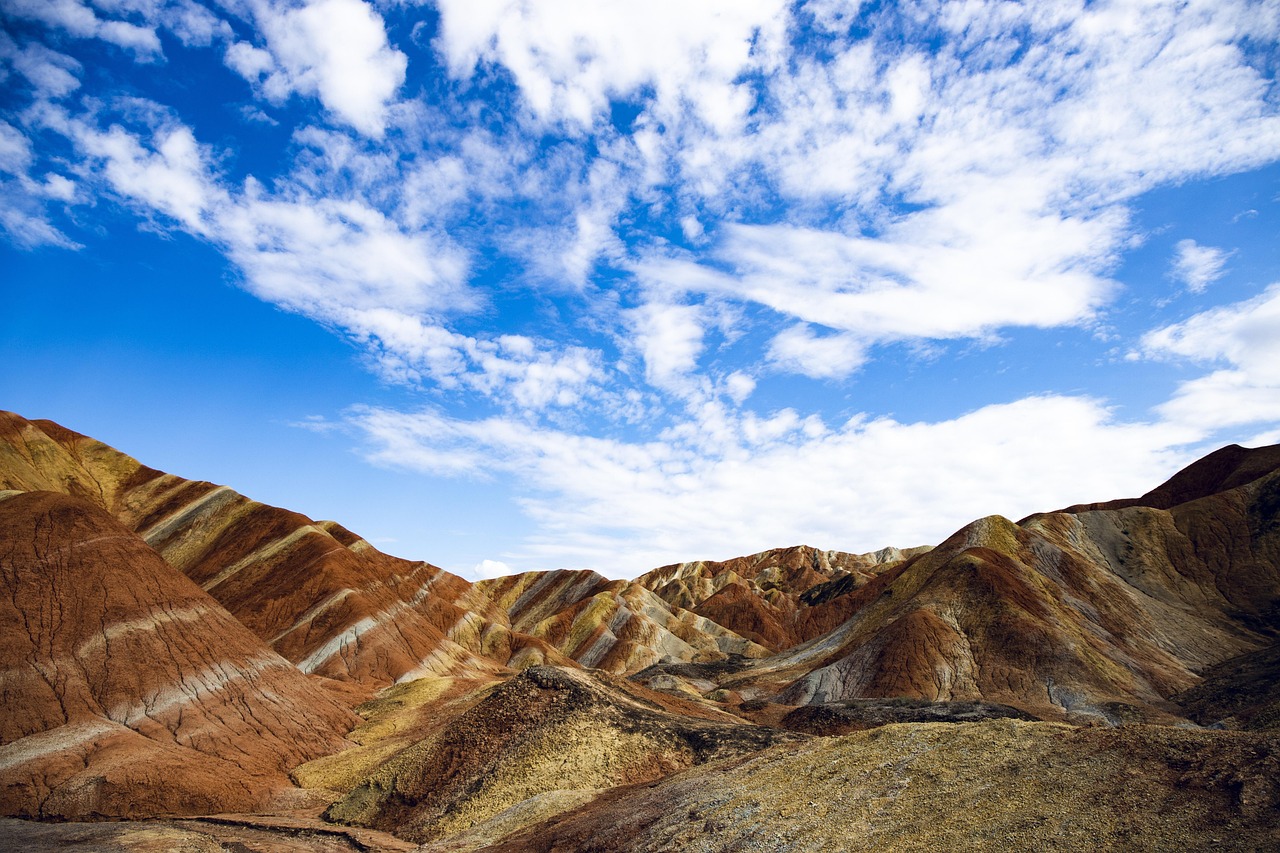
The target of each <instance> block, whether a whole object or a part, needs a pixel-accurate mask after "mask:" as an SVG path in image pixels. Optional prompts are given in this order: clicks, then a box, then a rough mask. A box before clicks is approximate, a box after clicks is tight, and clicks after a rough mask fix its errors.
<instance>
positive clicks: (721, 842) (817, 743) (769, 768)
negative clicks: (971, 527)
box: [423, 721, 1280, 853]
mask: <svg viewBox="0 0 1280 853" xmlns="http://www.w3.org/2000/svg"><path fill="white" fill-rule="evenodd" d="M1277 779H1280V743H1278V742H1277V741H1276V739H1275V738H1263V737H1259V736H1258V735H1252V734H1245V733H1241V732H1198V731H1186V730H1182V729H1176V728H1168V727H1158V726H1126V727H1123V728H1115V729H1108V728H1075V727H1071V726H1064V725H1059V724H1053V723H1019V722H1011V721H998V722H986V723H976V724H971V725H962V726H956V725H946V724H939V723H926V724H920V725H909V726H888V727H886V728H881V729H875V730H873V731H869V732H859V733H856V734H852V735H848V736H846V737H840V738H816V739H814V740H811V741H807V742H805V743H802V744H798V745H795V746H788V747H774V748H772V749H769V750H766V751H764V752H762V753H757V754H755V755H751V756H746V757H743V758H738V759H733V760H729V761H721V762H717V763H716V764H713V765H706V766H704V767H695V768H692V769H690V770H687V771H685V772H684V773H681V774H679V775H676V776H671V777H668V778H667V779H665V780H663V781H661V782H659V783H657V784H651V785H635V786H631V787H627V788H617V789H614V790H612V791H609V792H606V793H604V794H602V795H600V796H599V797H597V798H595V799H594V800H592V801H591V802H589V803H586V804H584V805H582V806H580V807H578V808H576V809H573V810H571V811H567V812H564V813H562V814H559V815H556V816H555V817H553V818H549V819H543V820H539V821H534V822H531V823H530V824H529V825H528V826H527V827H526V828H525V829H524V830H522V831H520V832H516V833H512V834H510V835H508V836H506V837H505V838H503V839H500V840H499V841H497V843H495V844H493V845H492V846H486V847H485V848H484V849H486V850H490V851H494V853H529V851H538V853H542V851H557V853H587V852H588V851H600V850H609V851H616V852H617V853H657V851H666V850H695V851H699V853H730V851H740V850H787V851H795V853H823V851H828V850H843V851H860V850H866V851H882V850H912V851H928V850H991V851H1003V850H1152V851H1169V853H1173V852H1174V851H1185V850H1238V851H1257V850H1275V849H1277V848H1278V847H1280V821H1278V820H1277V819H1276V818H1277V816H1278V815H1280V785H1277V781H1276V780H1277ZM467 841H468V839H466V838H465V837H459V838H457V839H448V840H443V841H440V842H437V843H433V844H429V845H427V846H426V847H425V848H423V853H445V851H463V850H474V849H477V848H476V847H473V846H469V845H468V843H467Z"/></svg>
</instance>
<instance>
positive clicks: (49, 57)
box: [0, 32, 82, 99]
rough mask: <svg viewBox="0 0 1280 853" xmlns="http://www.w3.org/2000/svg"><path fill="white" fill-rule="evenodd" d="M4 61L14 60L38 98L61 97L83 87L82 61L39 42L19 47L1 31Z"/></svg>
mask: <svg viewBox="0 0 1280 853" xmlns="http://www.w3.org/2000/svg"><path fill="white" fill-rule="evenodd" d="M0 60H3V61H4V62H7V63H11V64H12V65H13V67H14V68H15V69H16V70H17V71H18V73H19V74H21V75H22V76H23V77H25V78H26V79H27V82H28V83H30V84H31V86H32V88H33V89H34V90H35V97H36V98H37V99H45V98H61V97H63V96H65V95H68V94H70V93H71V92H74V91H75V90H76V89H78V88H79V87H80V79H79V74H80V71H81V70H82V68H81V65H80V63H79V62H77V61H76V60H75V59H73V58H71V57H70V56H67V55H66V54H63V53H59V52H58V51H56V50H51V49H50V48H48V47H46V46H45V45H43V44H40V43H38V42H32V43H30V44H26V45H23V46H21V47H19V46H18V44H17V43H16V42H15V41H14V40H13V39H11V38H10V37H9V36H8V34H6V33H3V32H0Z"/></svg>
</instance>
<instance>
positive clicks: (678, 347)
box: [625, 302, 706, 396]
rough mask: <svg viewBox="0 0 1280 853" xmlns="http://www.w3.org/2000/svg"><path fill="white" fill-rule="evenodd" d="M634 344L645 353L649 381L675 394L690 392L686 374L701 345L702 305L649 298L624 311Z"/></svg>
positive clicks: (703, 317) (699, 352)
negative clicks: (673, 302) (658, 300)
mask: <svg viewBox="0 0 1280 853" xmlns="http://www.w3.org/2000/svg"><path fill="white" fill-rule="evenodd" d="M625 322H626V323H627V325H628V326H629V327H630V329H631V332H632V336H633V338H632V339H633V342H634V345H635V346H636V347H637V348H638V349H639V350H640V353H641V355H642V356H643V357H644V365H645V378H646V379H647V380H648V382H649V384H650V385H653V386H654V387H657V388H661V389H663V390H665V391H670V392H672V393H675V394H677V395H678V396H684V395H687V394H688V393H689V378H688V377H689V374H691V373H693V372H694V371H695V370H696V369H697V366H698V356H699V355H700V354H701V353H702V348H703V327H704V324H705V323H706V317H705V309H703V308H702V307H701V306H697V305H677V304H665V303H662V302H649V303H646V304H644V305H642V306H640V307H639V308H633V309H631V310H629V311H627V312H626V315H625Z"/></svg>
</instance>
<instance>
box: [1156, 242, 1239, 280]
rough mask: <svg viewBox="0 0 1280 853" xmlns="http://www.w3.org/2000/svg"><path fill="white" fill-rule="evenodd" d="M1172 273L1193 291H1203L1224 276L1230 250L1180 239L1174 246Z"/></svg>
mask: <svg viewBox="0 0 1280 853" xmlns="http://www.w3.org/2000/svg"><path fill="white" fill-rule="evenodd" d="M1174 251H1175V254H1174V257H1173V264H1172V268H1171V269H1170V274H1171V275H1172V276H1173V278H1174V279H1175V280H1176V281H1179V282H1181V283H1182V284H1183V285H1184V286H1185V287H1186V288H1187V290H1189V291H1191V292H1192V293H1202V292H1204V289H1205V288H1206V287H1208V286H1209V285H1210V284H1212V283H1213V282H1215V281H1217V280H1218V279H1220V278H1222V273H1223V268H1224V267H1226V265H1227V259H1228V258H1230V257H1231V253H1230V252H1225V251H1223V250H1222V249H1215V248H1214V247H1213V246H1201V245H1199V244H1198V243H1196V241H1195V240H1179V241H1178V245H1177V246H1175V247H1174Z"/></svg>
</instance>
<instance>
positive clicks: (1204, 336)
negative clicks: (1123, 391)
mask: <svg viewBox="0 0 1280 853" xmlns="http://www.w3.org/2000/svg"><path fill="white" fill-rule="evenodd" d="M1277 330H1280V284H1273V285H1271V286H1270V287H1269V288H1267V290H1266V291H1264V292H1263V293H1262V294H1260V295H1258V296H1256V297H1254V298H1253V299H1249V300H1246V301H1244V302H1239V303H1235V304H1232V305H1224V306H1221V307H1218V308H1213V309H1210V310H1208V311H1205V312H1202V313H1200V314H1196V315H1194V316H1193V317H1191V318H1189V319H1187V320H1184V321H1183V322H1181V323H1176V324H1174V325H1172V326H1166V327H1164V328H1162V329H1157V330H1155V331H1153V332H1150V333H1149V334H1147V335H1146V336H1145V337H1144V338H1143V340H1142V344H1143V347H1144V348H1145V350H1146V351H1147V353H1148V354H1150V355H1153V356H1157V357H1159V356H1165V357H1169V356H1181V357H1183V358H1187V359H1191V360H1193V361H1196V362H1200V363H1214V362H1217V363H1224V364H1225V365H1226V367H1224V368H1222V369H1219V370H1215V371H1213V372H1211V373H1209V374H1207V375H1205V376H1201V377H1198V378H1196V379H1192V380H1189V381H1186V382H1184V383H1182V384H1181V385H1180V386H1179V387H1178V390H1177V393H1176V394H1175V395H1174V396H1173V398H1172V399H1171V400H1169V401H1168V402H1166V403H1164V404H1162V405H1161V406H1159V407H1158V411H1159V412H1160V413H1161V415H1163V416H1164V417H1165V418H1166V419H1168V420H1169V421H1171V422H1173V423H1178V424H1186V425H1187V426H1189V427H1192V428H1195V429H1198V430H1201V431H1202V432H1204V433H1206V434H1212V433H1213V432H1214V431H1216V430H1219V429H1222V428H1224V427H1230V426H1237V425H1243V424H1265V423H1267V422H1274V421H1280V334H1278V333H1277Z"/></svg>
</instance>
